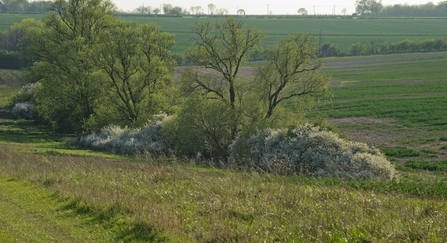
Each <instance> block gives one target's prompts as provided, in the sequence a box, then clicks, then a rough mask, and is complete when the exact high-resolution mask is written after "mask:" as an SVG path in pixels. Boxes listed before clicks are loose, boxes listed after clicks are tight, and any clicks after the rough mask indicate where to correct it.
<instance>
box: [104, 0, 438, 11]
mask: <svg viewBox="0 0 447 243" xmlns="http://www.w3.org/2000/svg"><path fill="white" fill-rule="evenodd" d="M355 1H356V0H340V1H329V0H314V1H304V0H297V1H290V0H256V1H243V0H239V1H237V0H193V1H181V0H157V1H151V0H112V2H114V3H115V4H116V6H117V7H118V9H120V10H124V11H132V10H134V9H136V8H138V7H139V6H142V5H144V6H151V7H152V8H160V7H161V6H162V5H163V4H172V5H173V6H180V7H182V8H184V9H186V10H188V11H189V10H190V8H191V7H192V6H201V7H202V8H203V10H204V12H205V13H208V4H210V3H212V4H214V5H215V6H216V8H217V9H220V8H225V9H227V10H228V11H229V13H230V14H236V12H237V10H238V9H244V10H245V13H246V14H267V13H268V12H271V13H272V14H296V12H297V10H298V9H300V8H305V9H306V10H307V12H308V14H314V13H315V14H332V13H333V12H335V14H341V12H342V10H343V9H344V8H346V10H347V13H348V14H352V13H354V12H355V6H354V5H355ZM427 2H430V0H382V4H383V5H384V6H385V5H394V4H410V5H416V4H426V3H427ZM432 2H433V3H434V4H438V2H439V1H437V0H435V1H432Z"/></svg>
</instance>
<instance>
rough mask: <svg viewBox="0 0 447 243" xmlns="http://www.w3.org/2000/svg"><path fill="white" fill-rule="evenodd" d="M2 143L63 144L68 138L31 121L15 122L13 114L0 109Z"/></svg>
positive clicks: (0, 139)
mask: <svg viewBox="0 0 447 243" xmlns="http://www.w3.org/2000/svg"><path fill="white" fill-rule="evenodd" d="M0 135H1V136H0V142H4V143H48V142H62V140H63V138H64V137H66V136H63V135H60V134H56V133H54V132H52V131H50V130H48V129H47V128H46V127H44V126H43V125H39V124H37V123H36V122H35V121H31V120H15V119H14V117H13V116H12V115H11V113H10V112H9V111H8V110H7V109H6V108H5V107H0Z"/></svg>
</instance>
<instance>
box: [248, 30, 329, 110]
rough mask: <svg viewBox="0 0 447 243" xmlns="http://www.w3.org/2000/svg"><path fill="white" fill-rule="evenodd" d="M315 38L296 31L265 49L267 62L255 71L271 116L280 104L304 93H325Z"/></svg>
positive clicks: (302, 95)
mask: <svg viewBox="0 0 447 243" xmlns="http://www.w3.org/2000/svg"><path fill="white" fill-rule="evenodd" d="M316 42H317V41H316V39H315V38H314V37H312V36H311V35H310V34H296V35H291V36H288V37H286V38H284V39H282V40H281V41H280V42H279V43H278V44H276V45H273V46H272V47H270V48H269V49H268V51H267V61H266V62H265V64H263V65H261V66H260V68H259V69H258V73H257V81H258V82H257V84H258V85H257V87H258V88H260V91H259V93H260V95H261V98H262V99H263V100H264V102H265V103H266V106H267V112H266V114H265V118H266V119H268V118H270V117H271V116H272V115H273V113H274V111H275V109H276V108H277V107H278V105H280V104H281V103H283V102H285V101H287V100H292V99H297V98H298V97H301V98H303V97H306V96H311V97H315V96H318V97H319V96H322V95H324V94H327V83H328V76H327V75H325V74H323V73H321V72H320V68H321V65H322V63H323V61H322V59H320V58H318V49H317V48H316Z"/></svg>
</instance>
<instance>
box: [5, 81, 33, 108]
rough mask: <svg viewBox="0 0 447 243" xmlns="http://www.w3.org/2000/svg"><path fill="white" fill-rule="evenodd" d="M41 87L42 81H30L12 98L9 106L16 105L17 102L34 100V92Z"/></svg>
mask: <svg viewBox="0 0 447 243" xmlns="http://www.w3.org/2000/svg"><path fill="white" fill-rule="evenodd" d="M38 87H40V83H39V82H36V83H29V84H27V85H25V86H23V87H22V88H21V89H20V91H19V92H18V93H17V94H16V95H15V96H14V97H13V98H12V99H11V101H10V104H9V106H10V107H14V106H15V104H17V103H21V102H34V92H35V90H36V89H37V88H38Z"/></svg>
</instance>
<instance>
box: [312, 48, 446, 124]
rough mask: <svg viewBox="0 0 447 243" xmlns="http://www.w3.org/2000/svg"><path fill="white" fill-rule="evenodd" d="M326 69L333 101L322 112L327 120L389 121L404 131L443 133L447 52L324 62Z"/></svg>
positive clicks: (340, 59)
mask: <svg viewBox="0 0 447 243" xmlns="http://www.w3.org/2000/svg"><path fill="white" fill-rule="evenodd" d="M345 60H349V61H346V62H345V65H344V66H343V67H341V66H339V65H340V63H343V62H344V61H345ZM356 60H357V61H356ZM331 63H336V64H337V66H336V67H334V66H333V67H331ZM327 66H328V67H327V70H328V72H330V73H331V75H332V78H333V80H334V81H333V83H334V87H333V89H332V90H333V93H334V99H333V103H332V104H328V105H326V106H324V107H322V108H321V111H324V112H325V113H326V114H328V116H329V117H332V118H343V117H361V116H374V117H377V118H394V119H398V120H399V122H400V123H401V124H402V125H405V126H409V127H430V129H431V130H446V129H447V110H446V109H444V108H445V107H447V82H446V80H447V69H446V67H447V55H446V53H425V54H412V55H409V54H401V55H388V56H374V57H372V56H371V57H363V58H349V59H343V58H339V59H328V60H327Z"/></svg>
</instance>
